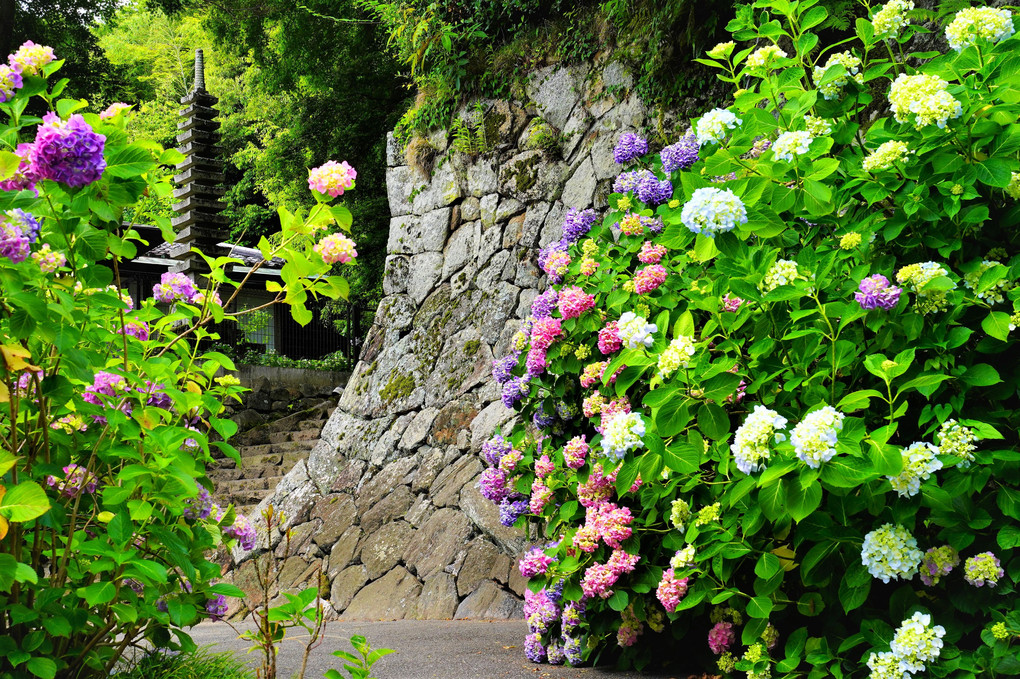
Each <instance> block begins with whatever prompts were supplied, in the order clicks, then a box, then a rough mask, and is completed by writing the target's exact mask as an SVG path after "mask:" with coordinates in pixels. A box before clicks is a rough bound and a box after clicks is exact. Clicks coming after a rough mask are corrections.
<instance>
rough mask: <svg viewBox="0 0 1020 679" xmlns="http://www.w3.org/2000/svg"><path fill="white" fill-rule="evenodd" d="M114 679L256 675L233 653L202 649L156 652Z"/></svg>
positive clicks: (236, 678)
mask: <svg viewBox="0 0 1020 679" xmlns="http://www.w3.org/2000/svg"><path fill="white" fill-rule="evenodd" d="M112 676H113V679H254V676H255V675H254V674H252V672H250V671H249V670H248V667H247V666H246V665H245V664H244V663H243V662H241V661H240V660H239V659H238V658H237V657H236V656H234V654H232V653H214V652H212V651H210V650H209V649H208V648H200V649H198V650H197V651H195V652H194V653H172V652H166V651H160V650H155V651H152V652H151V653H148V654H146V655H145V656H143V657H142V658H140V659H139V660H138V661H137V662H135V663H134V665H133V666H132V667H131V668H130V669H128V670H126V671H123V672H118V673H116V674H114V675H112Z"/></svg>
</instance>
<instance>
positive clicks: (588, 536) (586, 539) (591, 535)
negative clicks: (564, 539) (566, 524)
mask: <svg viewBox="0 0 1020 679" xmlns="http://www.w3.org/2000/svg"><path fill="white" fill-rule="evenodd" d="M573 545H574V547H577V548H578V549H580V550H581V551H582V552H586V553H588V554H591V553H592V552H594V551H595V550H596V549H598V548H599V536H598V533H596V532H595V529H594V528H592V527H591V526H581V527H580V528H578V529H577V532H576V533H574V542H573Z"/></svg>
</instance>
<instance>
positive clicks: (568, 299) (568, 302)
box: [559, 285, 595, 318]
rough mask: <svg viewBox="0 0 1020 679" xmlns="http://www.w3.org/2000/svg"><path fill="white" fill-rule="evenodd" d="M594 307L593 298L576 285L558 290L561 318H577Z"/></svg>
mask: <svg viewBox="0 0 1020 679" xmlns="http://www.w3.org/2000/svg"><path fill="white" fill-rule="evenodd" d="M594 306H595V297H594V296H592V295H589V294H588V293H586V292H585V291H584V290H582V289H581V288H579V287H577V286H576V285H573V286H570V287H567V288H563V289H562V290H560V299H559V308H560V315H561V316H563V318H577V317H578V316H580V315H581V314H583V313H584V312H585V311H587V310H588V309H591V308H592V307H594Z"/></svg>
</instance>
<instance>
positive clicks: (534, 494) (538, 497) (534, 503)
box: [528, 479, 553, 514]
mask: <svg viewBox="0 0 1020 679" xmlns="http://www.w3.org/2000/svg"><path fill="white" fill-rule="evenodd" d="M552 495H553V492H552V489H551V488H549V486H547V485H545V483H543V482H542V479H535V480H534V481H532V482H531V501H530V502H529V503H528V506H529V508H530V509H531V513H532V514H541V513H542V510H543V509H545V506H546V505H547V504H549V500H551V499H552Z"/></svg>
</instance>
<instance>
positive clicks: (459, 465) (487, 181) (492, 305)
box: [235, 63, 648, 618]
mask: <svg viewBox="0 0 1020 679" xmlns="http://www.w3.org/2000/svg"><path fill="white" fill-rule="evenodd" d="M631 85H632V80H631V78H630V77H629V76H628V75H627V73H626V72H625V70H624V69H623V68H621V67H620V66H619V64H616V63H611V64H609V65H608V66H600V67H585V68H565V67H548V68H545V69H543V70H540V71H538V72H536V73H535V74H533V76H532V77H531V78H530V85H529V87H528V96H529V98H530V100H531V101H532V104H531V105H528V106H525V105H523V104H520V103H516V102H507V101H489V102H484V103H485V105H486V109H487V112H486V113H485V116H484V120H483V121H479V122H481V123H482V124H484V126H485V129H486V130H487V131H488V132H489V134H488V137H489V139H490V141H491V140H493V137H495V138H496V139H495V146H494V148H492V149H491V150H490V151H489V152H487V153H484V154H481V155H479V156H478V157H475V158H471V157H467V156H464V155H463V154H459V153H456V152H453V151H452V150H451V149H448V148H447V146H448V143H449V140H448V139H447V136H446V133H445V132H440V133H438V134H436V135H433V136H432V137H431V138H430V141H431V143H432V144H433V145H434V146H435V147H436V149H437V150H438V151H439V152H440V153H441V155H440V157H439V158H440V159H439V162H438V164H437V167H436V168H435V169H434V171H433V172H432V175H431V177H430V178H429V179H427V180H426V179H425V178H424V176H423V175H422V174H421V171H420V170H419V169H415V168H413V167H411V166H410V165H408V164H406V163H405V161H404V159H403V157H402V151H401V149H399V148H398V147H397V145H396V144H395V143H394V142H393V140H392V138H391V139H390V143H389V149H388V154H387V156H388V158H387V160H388V165H389V169H388V171H387V184H388V186H387V193H388V197H389V203H390V210H391V213H392V221H391V223H390V233H389V242H388V251H389V256H388V257H387V259H386V273H385V280H384V291H385V294H386V297H385V298H384V299H383V300H382V302H381V303H380V305H379V311H378V314H377V316H376V322H375V325H374V326H373V327H372V329H371V330H370V332H369V334H368V337H367V339H366V343H365V347H364V349H363V351H362V354H361V357H360V361H359V363H358V365H357V366H356V368H355V370H354V373H353V375H352V376H351V378H350V381H349V382H348V384H347V388H346V390H345V391H344V394H343V396H342V398H341V400H340V403H339V406H338V407H337V409H336V410H335V411H334V412H333V414H332V416H331V417H330V419H329V421H328V422H327V423H326V425H325V427H324V428H323V431H322V434H321V438H320V439H319V441H318V442H317V444H316V445H315V447H314V449H313V450H312V452H311V455H310V456H309V458H308V460H307V461H306V462H301V463H299V464H298V465H296V466H295V467H294V469H292V470H291V471H290V472H289V473H288V474H287V475H286V476H285V477H284V478H283V480H282V481H281V482H280V483H279V485H278V486H277V488H276V492H275V493H274V494H273V495H272V496H271V497H269V498H267V499H266V500H265V501H264V502H263V505H264V504H266V503H268V502H272V503H273V504H274V506H277V507H280V508H282V509H283V511H284V512H285V514H286V516H287V525H289V526H291V527H293V533H292V539H291V546H292V548H291V553H292V554H294V556H292V557H290V558H289V559H287V560H286V562H285V563H284V571H285V576H284V577H283V582H282V585H283V586H284V587H288V588H290V587H302V586H308V585H310V584H314V579H315V577H316V575H315V574H316V572H317V571H318V569H319V567H320V566H321V569H322V570H321V572H322V574H323V577H322V578H321V580H320V582H321V587H322V589H323V591H324V592H325V591H326V590H328V591H329V598H330V601H331V604H332V605H333V607H334V608H335V609H336V610H337V611H338V612H341V613H342V614H343V615H344V616H345V617H347V618H452V617H458V618H462V617H474V618H502V617H511V616H515V615H519V614H520V610H521V605H520V596H521V594H522V593H523V589H524V586H525V581H524V580H523V578H521V577H520V575H519V573H518V572H517V569H516V567H515V565H514V561H515V557H516V555H517V554H518V553H519V552H520V550H521V549H522V548H523V547H524V546H525V544H526V537H525V536H524V535H523V534H522V532H521V531H519V530H514V529H510V528H505V527H503V526H502V525H500V523H499V521H498V511H497V509H496V507H494V506H493V505H492V504H491V503H489V502H487V501H486V500H484V499H483V498H482V497H481V495H480V494H479V492H478V489H477V479H478V476H479V474H480V473H481V471H482V468H483V463H482V460H481V459H480V457H479V455H478V452H479V449H480V447H481V445H482V443H483V442H484V441H485V440H486V439H488V438H489V436H490V435H491V434H492V432H493V430H494V429H495V428H496V427H497V426H499V425H505V424H507V423H508V421H509V420H510V419H511V416H512V415H513V413H512V411H509V410H507V409H506V408H504V407H503V405H502V403H501V402H500V401H499V391H498V388H497V387H498V385H496V384H495V382H494V381H493V379H492V377H491V375H490V369H491V361H492V358H493V356H502V355H503V354H505V353H506V349H507V345H508V343H509V341H510V338H511V336H512V335H513V333H514V332H515V331H516V330H517V328H518V326H519V325H520V319H521V318H523V317H524V316H526V315H527V313H528V310H529V308H530V305H531V302H532V300H533V299H534V298H535V296H536V295H537V294H538V293H539V292H540V290H541V289H542V288H543V287H544V285H545V283H544V280H543V278H542V277H541V276H540V270H539V269H538V268H537V265H536V263H535V255H536V252H537V248H538V247H539V246H541V245H544V244H547V243H548V242H550V241H552V240H554V239H557V238H559V236H560V231H561V225H562V222H563V217H564V215H565V213H566V211H567V209H568V208H571V207H575V208H586V207H590V206H595V207H601V206H604V205H605V202H606V200H605V198H606V196H607V195H608V194H609V191H610V185H611V182H612V178H613V177H614V176H615V174H616V172H617V166H616V165H615V163H614V162H613V154H612V151H613V146H614V144H615V141H616V138H617V137H618V135H619V133H620V132H621V131H626V130H642V129H643V128H644V127H645V125H646V123H647V122H648V120H647V116H648V113H647V111H646V109H645V108H644V107H643V106H642V104H641V102H640V100H639V99H638V97H637V95H636V94H633V93H631V92H630V91H629V90H630V87H631ZM465 115H467V114H465ZM548 126H551V127H552V128H554V130H553V131H554V132H556V133H560V134H561V136H560V143H558V144H556V145H555V147H554V148H548V145H547V144H543V145H539V144H537V143H536V139H537V137H538V135H536V134H534V133H535V132H536V130H538V129H540V128H546V129H548ZM536 146H541V148H537V147H536ZM274 540H276V541H278V540H279V536H278V535H277V536H274ZM250 556H251V554H248V555H245V554H240V553H239V554H236V555H235V557H236V558H238V559H241V560H243V559H245V558H248V557H250ZM250 570H251V562H250V561H249V562H248V563H246V564H245V563H242V565H241V567H240V569H239V570H238V571H237V575H236V577H235V581H236V582H237V583H238V584H239V585H241V586H242V587H243V586H245V585H246V583H247V582H248V581H249V580H250V577H248V575H250V573H247V574H246V571H250Z"/></svg>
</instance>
